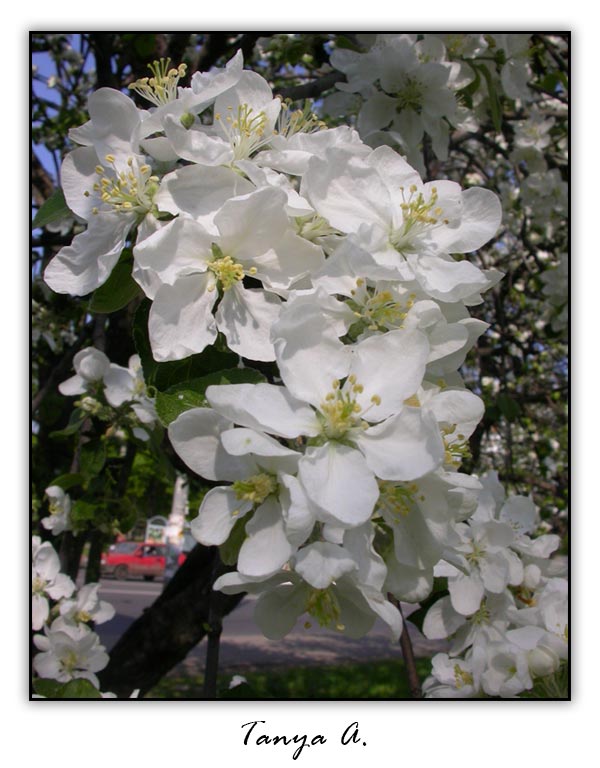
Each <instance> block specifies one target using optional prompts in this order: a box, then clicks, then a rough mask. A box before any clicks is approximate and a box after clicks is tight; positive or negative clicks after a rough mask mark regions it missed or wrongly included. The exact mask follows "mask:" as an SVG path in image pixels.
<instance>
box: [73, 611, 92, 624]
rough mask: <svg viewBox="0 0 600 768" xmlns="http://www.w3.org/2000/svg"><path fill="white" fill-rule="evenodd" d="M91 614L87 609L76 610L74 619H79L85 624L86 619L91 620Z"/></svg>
mask: <svg viewBox="0 0 600 768" xmlns="http://www.w3.org/2000/svg"><path fill="white" fill-rule="evenodd" d="M91 619H92V614H91V613H88V612H87V611H83V610H82V611H78V613H77V615H76V616H75V621H80V622H82V623H83V624H86V623H87V622H88V621H91Z"/></svg>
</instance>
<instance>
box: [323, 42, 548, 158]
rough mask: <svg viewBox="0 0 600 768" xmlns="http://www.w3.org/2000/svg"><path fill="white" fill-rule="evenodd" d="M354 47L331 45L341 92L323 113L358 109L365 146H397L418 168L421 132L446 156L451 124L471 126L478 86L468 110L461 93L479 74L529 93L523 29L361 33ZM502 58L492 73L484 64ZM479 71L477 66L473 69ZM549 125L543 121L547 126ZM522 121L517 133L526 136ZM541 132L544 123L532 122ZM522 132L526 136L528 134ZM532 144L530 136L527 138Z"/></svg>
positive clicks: (526, 96)
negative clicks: (510, 31) (340, 77)
mask: <svg viewBox="0 0 600 768" xmlns="http://www.w3.org/2000/svg"><path fill="white" fill-rule="evenodd" d="M355 37H356V40H357V43H358V44H359V45H361V46H362V49H361V50H355V49H353V48H347V47H344V48H335V49H334V50H333V52H332V54H331V58H330V61H331V65H332V66H333V67H334V68H335V69H337V70H339V71H340V72H342V73H344V75H345V76H346V81H345V82H339V83H337V88H338V89H339V91H340V93H338V94H334V95H333V96H329V97H327V98H326V99H325V100H324V105H323V111H324V112H325V113H326V114H331V115H332V116H336V115H342V114H345V115H347V114H348V113H349V112H354V111H357V113H358V114H357V129H358V131H359V133H360V135H361V137H362V139H363V140H364V141H365V142H367V143H368V144H369V145H371V146H374V147H376V146H379V145H382V144H389V145H391V146H395V147H396V146H397V147H399V148H400V149H401V150H402V152H403V153H404V154H405V155H406V157H407V159H408V161H409V162H410V163H411V165H413V166H414V167H415V168H416V169H417V170H418V171H419V172H421V173H422V172H424V170H425V168H424V165H423V141H424V136H425V134H427V136H428V137H429V140H430V142H431V149H432V151H433V153H434V155H435V156H436V157H437V158H438V159H439V160H442V161H443V160H446V159H447V157H448V144H449V136H450V129H451V128H454V129H459V130H466V131H475V130H477V128H478V123H479V121H480V117H481V113H482V110H483V109H484V106H483V103H482V102H483V97H484V95H485V92H484V91H483V90H482V91H476V98H478V99H479V101H477V102H476V103H475V104H474V105H473V107H472V108H471V109H469V108H467V106H466V105H465V103H464V100H463V98H462V94H461V91H462V90H463V89H465V88H466V87H468V86H469V85H470V84H472V83H473V82H474V81H475V79H476V78H477V79H478V80H479V79H480V78H481V77H482V76H483V77H484V78H485V80H487V81H492V82H494V83H495V85H494V86H492V87H495V88H497V89H499V90H500V91H502V92H504V93H505V94H506V95H507V96H508V97H509V98H511V99H518V100H520V102H525V103H527V102H528V101H530V100H531V96H532V91H531V90H530V88H529V87H528V83H529V82H530V79H531V68H530V65H529V40H530V37H531V35H527V34H494V35H491V34H486V35H483V34H464V33H461V34H460V35H453V34H445V35H439V34H425V35H422V36H417V35H415V34H376V35H375V34H360V35H356V36H355ZM498 56H500V57H501V60H502V62H503V64H502V66H501V69H500V73H499V75H498V74H497V73H496V71H495V68H494V67H492V66H490V65H489V62H490V61H492V60H493V58H494V57H498ZM480 67H483V68H484V70H482V72H481V73H480V72H479V68H480ZM551 125H552V123H550V126H551ZM530 127H531V128H533V123H531V125H528V126H527V127H526V128H525V130H524V132H522V134H521V135H525V134H528V129H529V128H530ZM538 128H539V131H540V133H541V134H542V135H543V134H544V132H545V130H547V128H546V125H544V122H543V121H541V122H540V124H538ZM528 135H529V134H528ZM532 143H533V137H532V139H531V140H530V141H529V144H532Z"/></svg>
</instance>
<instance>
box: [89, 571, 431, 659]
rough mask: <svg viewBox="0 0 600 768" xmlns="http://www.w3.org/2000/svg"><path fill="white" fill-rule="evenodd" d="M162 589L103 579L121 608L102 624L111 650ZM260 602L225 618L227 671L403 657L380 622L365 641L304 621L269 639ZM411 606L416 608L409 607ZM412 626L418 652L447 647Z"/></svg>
mask: <svg viewBox="0 0 600 768" xmlns="http://www.w3.org/2000/svg"><path fill="white" fill-rule="evenodd" d="M161 589H162V585H161V584H160V583H158V582H151V583H150V582H144V581H133V580H129V581H117V580H115V579H104V580H102V581H101V588H100V594H101V596H102V598H103V599H104V600H107V601H108V602H110V603H111V604H112V605H113V606H114V607H115V609H116V612H117V613H116V615H115V617H114V618H113V619H112V620H111V621H109V622H106V623H105V624H101V625H99V626H98V627H97V632H98V634H99V635H100V638H101V639H102V642H103V643H104V644H105V645H106V647H107V650H108V651H110V649H111V648H112V646H113V645H114V643H115V642H116V641H117V640H118V638H119V637H120V636H121V634H122V633H123V632H124V631H125V629H127V627H128V626H129V625H130V624H131V623H132V622H133V621H134V620H135V619H136V618H137V617H138V616H139V615H140V614H141V612H142V610H143V609H144V608H145V607H147V606H149V605H151V603H152V602H153V601H154V600H155V598H156V597H157V596H158V595H159V594H160V591H161ZM255 601H256V598H254V597H250V596H248V597H246V598H245V599H244V600H243V601H242V603H241V604H240V605H239V606H238V607H237V608H236V609H235V610H234V611H233V612H232V613H231V614H229V616H226V617H225V619H224V620H223V634H222V636H221V649H220V658H221V664H220V666H221V668H222V669H228V670H232V671H243V670H244V669H248V668H249V667H254V666H264V665H287V664H290V665H299V664H335V663H339V662H343V661H368V660H375V659H388V658H389V659H397V658H399V656H400V649H399V647H398V645H397V644H396V643H391V642H390V639H389V635H388V630H387V626H386V625H385V624H384V623H383V622H381V621H379V620H378V621H377V623H376V624H375V626H374V628H373V630H372V631H371V632H370V633H369V635H368V636H367V637H365V638H362V639H361V640H352V639H350V638H348V637H345V636H344V635H340V634H339V633H337V632H330V631H327V630H324V629H321V628H320V627H313V628H311V629H310V630H306V629H304V627H303V620H302V621H299V622H298V624H297V625H296V627H295V629H294V630H292V632H290V634H289V635H287V637H285V638H284V639H283V640H280V641H279V642H274V641H272V640H267V638H265V637H264V636H263V635H262V634H261V633H260V631H259V630H258V629H257V627H256V625H255V624H254V621H253V618H252V614H253V611H254V603H255ZM406 609H407V612H410V607H409V606H406ZM405 615H406V613H405ZM410 626H411V625H409V627H410ZM412 630H414V632H412V631H411V635H412V637H413V644H414V650H415V655H417V656H430V655H432V654H433V653H435V652H437V651H439V650H441V649H442V648H443V644H440V643H439V642H432V641H429V640H426V639H425V638H424V637H423V636H422V635H421V634H420V633H419V632H418V631H417V630H416V629H415V628H414V627H412ZM204 654H205V641H203V642H201V643H200V644H199V645H198V646H197V647H196V648H195V649H194V650H193V651H191V652H190V653H189V654H188V657H187V659H185V661H184V662H182V664H181V667H182V672H184V671H189V672H197V671H198V669H199V668H201V667H202V664H203V661H204Z"/></svg>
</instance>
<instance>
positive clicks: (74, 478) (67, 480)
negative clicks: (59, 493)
mask: <svg viewBox="0 0 600 768" xmlns="http://www.w3.org/2000/svg"><path fill="white" fill-rule="evenodd" d="M84 483H85V477H84V476H83V475H82V474H80V473H79V472H70V473H67V474H66V475H59V476H58V477H57V478H56V479H55V480H53V481H52V482H51V483H50V485H58V487H59V488H62V489H63V491H68V490H69V488H73V486H75V485H83V484H84Z"/></svg>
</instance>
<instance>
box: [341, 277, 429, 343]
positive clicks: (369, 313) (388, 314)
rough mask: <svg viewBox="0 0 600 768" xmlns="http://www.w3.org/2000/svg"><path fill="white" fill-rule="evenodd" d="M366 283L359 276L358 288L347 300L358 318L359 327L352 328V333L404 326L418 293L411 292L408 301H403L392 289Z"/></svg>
mask: <svg viewBox="0 0 600 768" xmlns="http://www.w3.org/2000/svg"><path fill="white" fill-rule="evenodd" d="M364 283H365V281H364V280H363V279H362V278H361V277H359V278H358V280H357V281H356V285H357V289H358V290H355V289H353V290H352V291H351V294H352V298H351V299H349V300H348V302H347V304H348V306H349V307H350V308H351V309H352V311H353V312H354V315H355V316H356V318H357V320H356V324H357V327H353V328H352V333H353V334H354V335H358V333H360V332H362V331H363V330H364V329H365V328H366V329H368V330H369V331H387V330H393V329H399V328H402V327H403V323H404V320H405V318H406V316H407V314H408V312H409V310H410V309H411V307H412V306H413V305H414V303H415V299H416V298H417V295H416V293H411V294H409V297H408V299H407V301H406V302H404V303H403V302H401V301H397V300H396V298H395V297H394V296H393V294H392V292H391V291H389V290H383V291H378V290H377V289H373V288H366V287H363V286H364ZM360 289H362V291H360ZM359 292H360V293H362V295H360V293H359Z"/></svg>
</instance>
